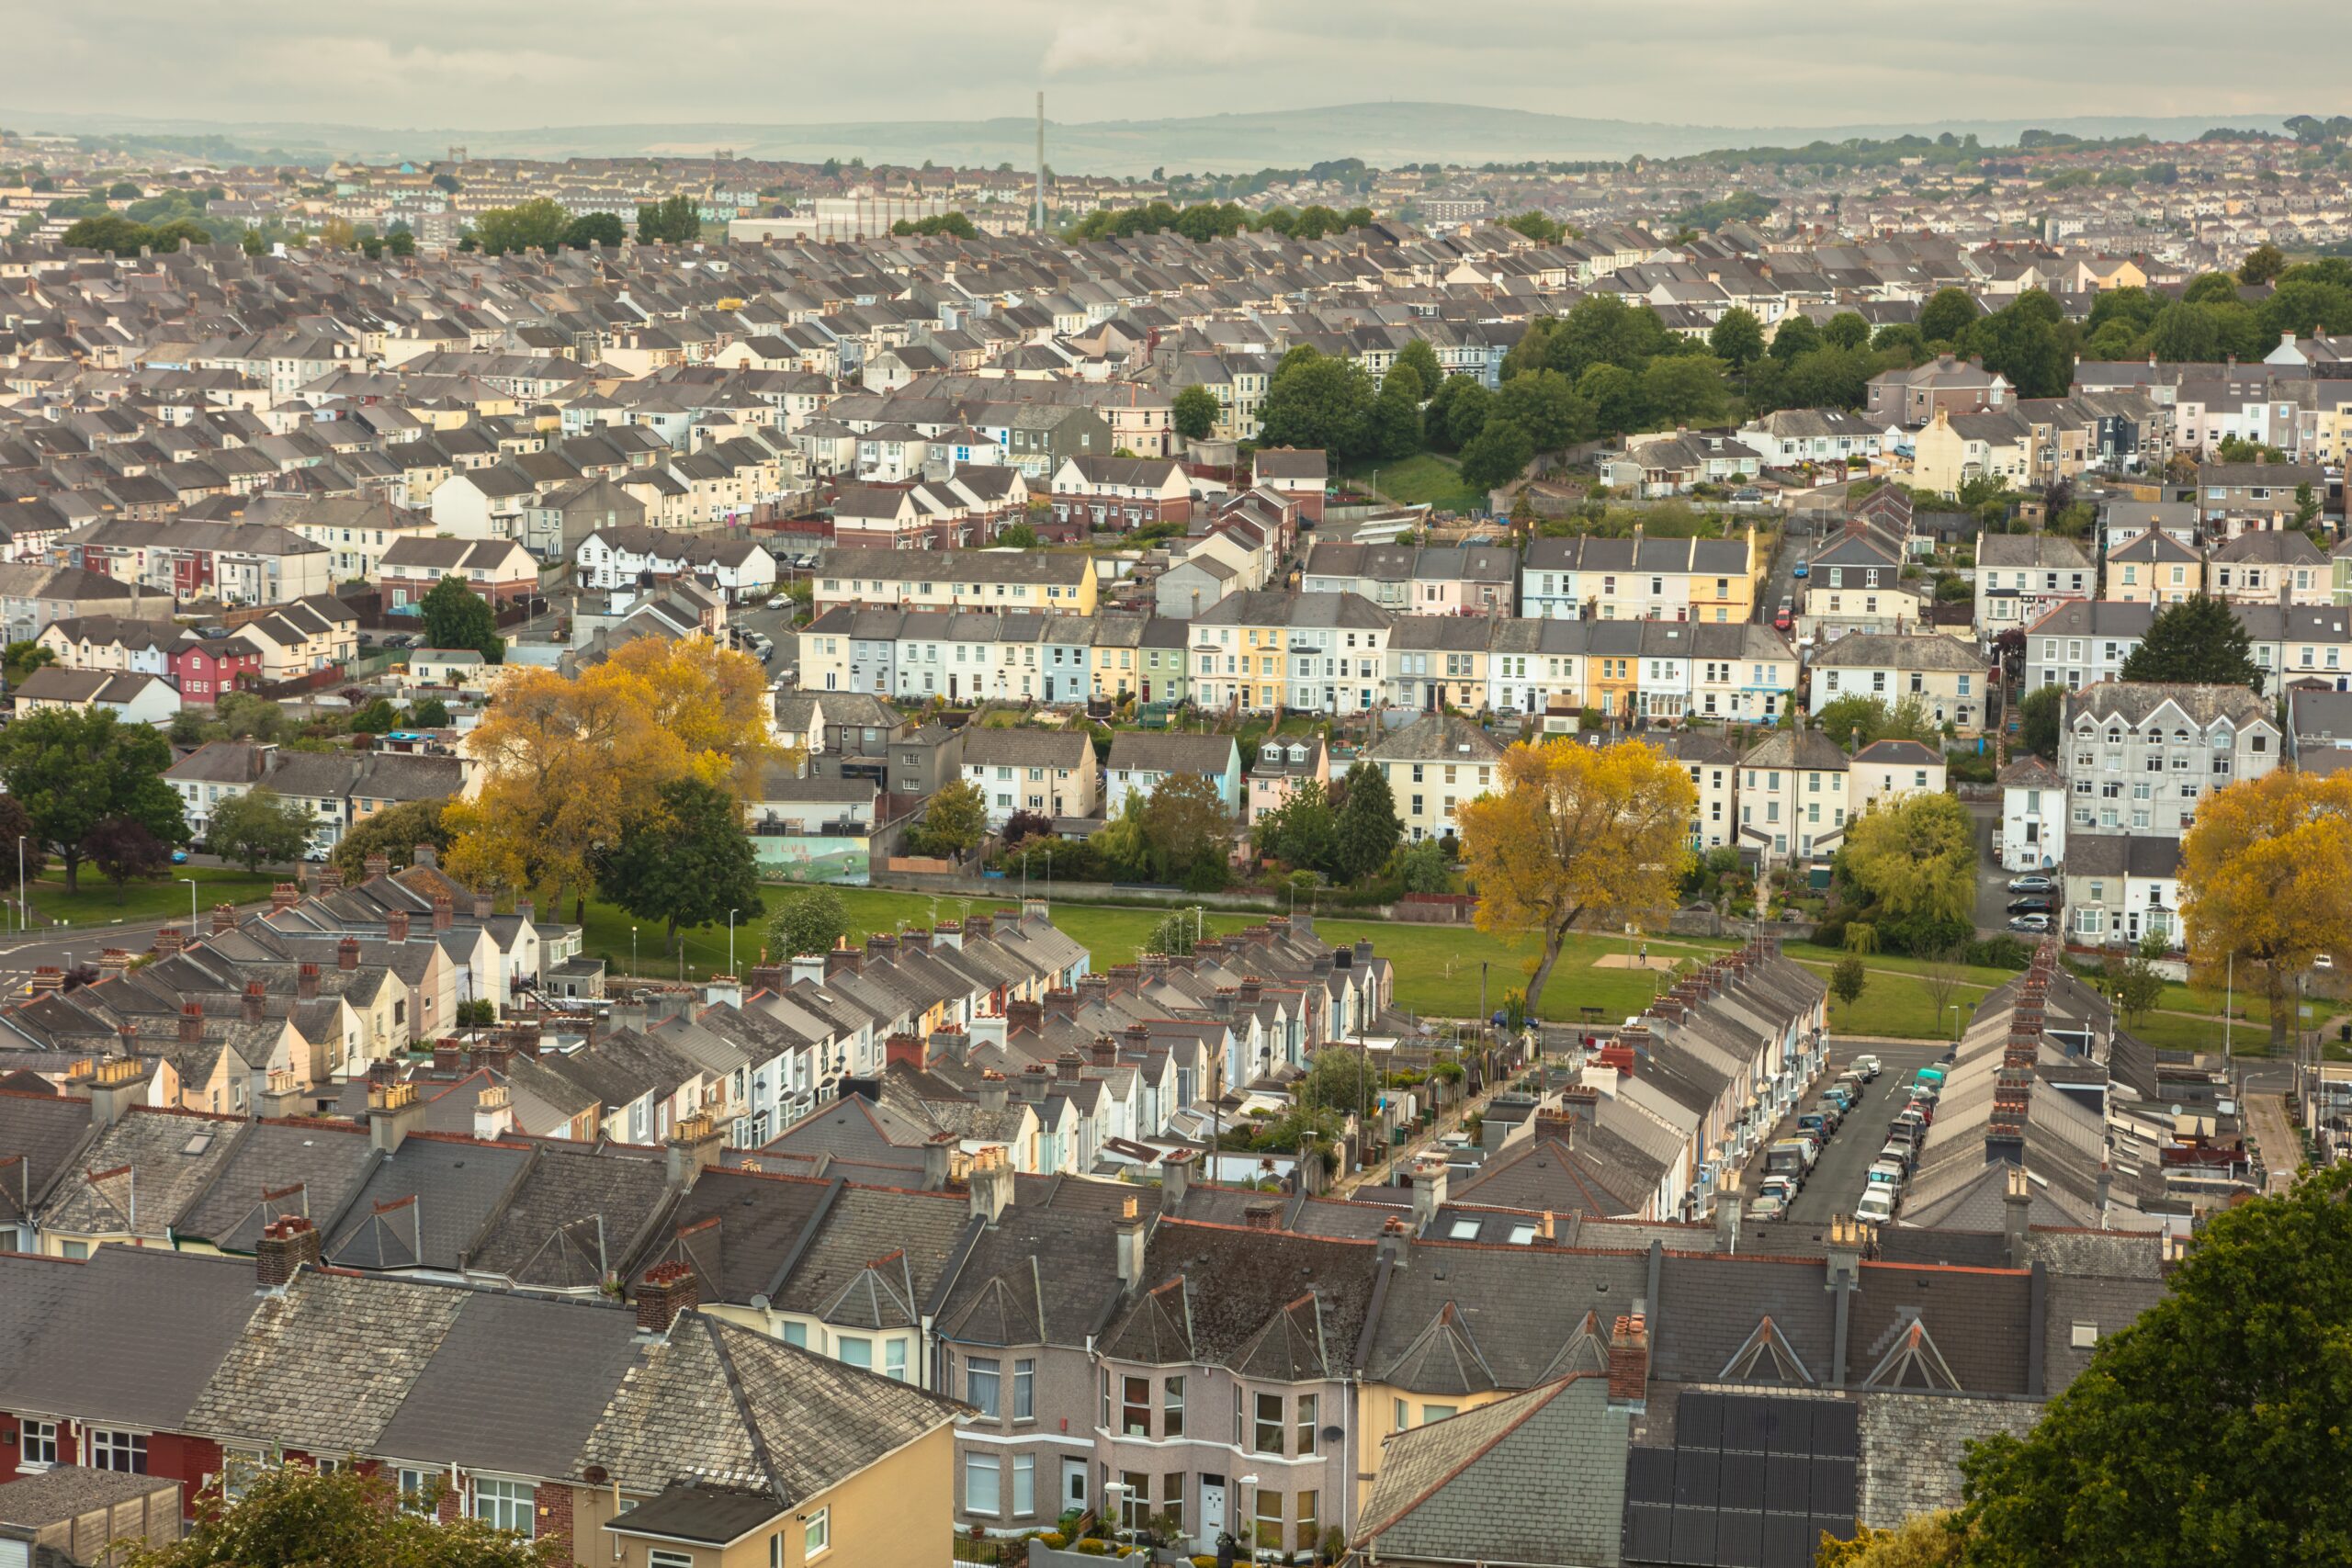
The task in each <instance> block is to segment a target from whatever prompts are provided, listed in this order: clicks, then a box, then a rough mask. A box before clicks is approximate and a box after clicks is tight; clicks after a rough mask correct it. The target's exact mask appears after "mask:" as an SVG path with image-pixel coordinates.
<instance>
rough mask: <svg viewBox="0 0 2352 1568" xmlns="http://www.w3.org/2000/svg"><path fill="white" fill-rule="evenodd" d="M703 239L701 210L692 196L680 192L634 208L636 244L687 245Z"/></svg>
mask: <svg viewBox="0 0 2352 1568" xmlns="http://www.w3.org/2000/svg"><path fill="white" fill-rule="evenodd" d="M701 238H702V212H701V209H700V208H699V207H697V206H696V204H695V198H694V197H690V196H686V195H684V194H680V195H677V196H673V197H665V198H664V199H662V200H661V201H656V202H652V203H650V204H647V205H644V206H640V207H639V209H637V239H638V243H639V244H645V245H653V244H672V245H690V244H692V243H695V241H696V240H699V239H701Z"/></svg>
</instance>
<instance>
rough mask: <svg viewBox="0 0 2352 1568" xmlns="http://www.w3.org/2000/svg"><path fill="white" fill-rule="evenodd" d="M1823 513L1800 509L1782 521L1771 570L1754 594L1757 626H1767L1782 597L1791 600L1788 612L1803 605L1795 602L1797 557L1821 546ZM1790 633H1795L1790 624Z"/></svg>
mask: <svg viewBox="0 0 2352 1568" xmlns="http://www.w3.org/2000/svg"><path fill="white" fill-rule="evenodd" d="M1825 515H1826V513H1803V512H1800V513H1794V514H1792V516H1790V517H1788V518H1787V519H1786V520H1785V521H1783V522H1782V524H1781V530H1782V532H1781V547H1780V549H1779V550H1778V551H1777V552H1775V554H1774V555H1773V557H1772V565H1771V568H1770V570H1768V571H1766V572H1765V574H1764V587H1763V591H1762V592H1759V593H1758V595H1757V596H1756V624H1757V625H1758V626H1770V625H1771V624H1772V615H1773V613H1774V612H1776V611H1777V610H1779V609H1780V607H1781V600H1783V599H1786V600H1789V601H1790V602H1791V603H1790V606H1789V614H1790V615H1795V614H1796V613H1797V611H1799V610H1801V609H1803V608H1804V606H1803V605H1801V604H1796V603H1795V600H1796V596H1797V581H1796V578H1795V576H1794V573H1795V571H1796V567H1797V561H1798V560H1799V558H1809V557H1811V556H1812V554H1813V552H1814V550H1815V548H1816V547H1818V546H1819V545H1820V543H1821V537H1820V533H1819V529H1820V526H1821V522H1822V518H1823V517H1824V516H1825ZM1790 635H1792V636H1794V635H1795V633H1794V628H1793V627H1792V628H1791V634H1790Z"/></svg>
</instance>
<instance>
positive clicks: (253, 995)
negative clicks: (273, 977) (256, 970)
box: [245, 980, 267, 1023]
mask: <svg viewBox="0 0 2352 1568" xmlns="http://www.w3.org/2000/svg"><path fill="white" fill-rule="evenodd" d="M266 995H267V993H266V992H265V991H264V990H263V989H262V984H261V982H260V981H259V980H248V981H246V982H245V1021H246V1022H247V1023H259V1022H260V1021H262V1011H263V1007H264V1003H265V998H266Z"/></svg>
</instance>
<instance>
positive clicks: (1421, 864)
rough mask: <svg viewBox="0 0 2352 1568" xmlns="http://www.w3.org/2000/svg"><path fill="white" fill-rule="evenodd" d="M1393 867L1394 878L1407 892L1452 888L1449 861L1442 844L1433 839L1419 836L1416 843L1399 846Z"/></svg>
mask: <svg viewBox="0 0 2352 1568" xmlns="http://www.w3.org/2000/svg"><path fill="white" fill-rule="evenodd" d="M1396 867H1397V881H1399V882H1401V883H1403V884H1404V885H1405V891H1406V892H1408V893H1450V892H1452V891H1453V862H1452V861H1450V860H1448V859H1447V858H1446V854H1445V846H1444V845H1443V844H1442V843H1440V842H1439V841H1438V840H1435V839H1423V840H1421V841H1420V842H1419V843H1418V844H1407V845H1405V846H1404V847H1403V848H1401V849H1399V850H1398V851H1397V858H1396Z"/></svg>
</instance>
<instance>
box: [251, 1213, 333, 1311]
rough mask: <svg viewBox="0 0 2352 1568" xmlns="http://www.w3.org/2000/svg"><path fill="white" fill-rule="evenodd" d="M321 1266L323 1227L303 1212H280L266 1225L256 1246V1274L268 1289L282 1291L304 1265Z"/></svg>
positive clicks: (265, 1288) (262, 1284)
mask: <svg viewBox="0 0 2352 1568" xmlns="http://www.w3.org/2000/svg"><path fill="white" fill-rule="evenodd" d="M306 1266H307V1267H309V1268H311V1269H316V1268H318V1267H319V1231H318V1227H317V1226H316V1225H313V1224H311V1222H310V1221H309V1220H307V1219H305V1218H303V1217H302V1216H301V1215H300V1214H280V1215H279V1216H278V1217H277V1218H276V1219H274V1220H272V1221H270V1222H269V1224H266V1225H265V1226H263V1227H262V1233H261V1236H260V1239H259V1240H258V1241H256V1242H255V1243H254V1279H255V1280H257V1281H258V1282H259V1283H260V1285H261V1288H262V1289H264V1290H266V1291H273V1292H275V1291H282V1290H284V1289H285V1288H286V1287H287V1286H288V1285H289V1284H291V1283H293V1280H294V1276H295V1275H296V1274H297V1273H299V1272H300V1270H301V1269H303V1268H304V1267H306Z"/></svg>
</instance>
